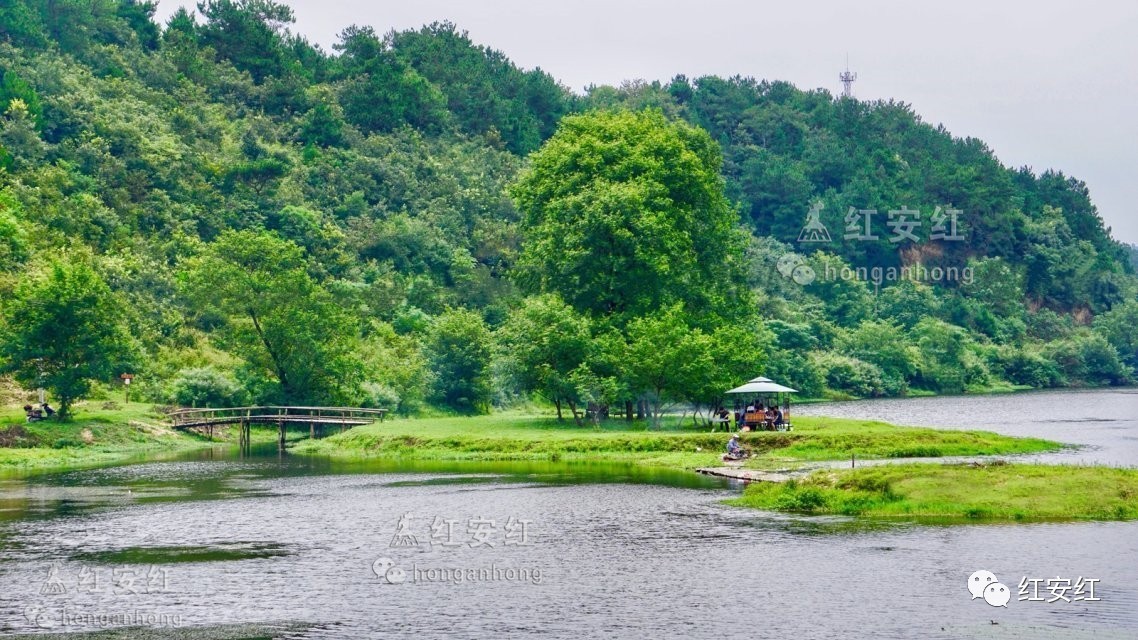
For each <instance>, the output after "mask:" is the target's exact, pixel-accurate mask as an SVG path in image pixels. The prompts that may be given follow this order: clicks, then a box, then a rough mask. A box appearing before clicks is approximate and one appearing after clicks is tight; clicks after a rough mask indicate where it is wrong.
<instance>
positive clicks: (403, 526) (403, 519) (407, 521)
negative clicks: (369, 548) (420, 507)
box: [388, 513, 419, 547]
mask: <svg viewBox="0 0 1138 640" xmlns="http://www.w3.org/2000/svg"><path fill="white" fill-rule="evenodd" d="M388 546H391V547H417V546H419V539H418V538H416V537H415V534H413V533H411V514H410V513H405V514H403V515H401V516H399V524H397V525H396V526H395V535H393V536H391V544H390V545H388Z"/></svg>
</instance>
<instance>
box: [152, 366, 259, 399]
mask: <svg viewBox="0 0 1138 640" xmlns="http://www.w3.org/2000/svg"><path fill="white" fill-rule="evenodd" d="M170 395H171V397H172V399H173V400H174V402H176V403H177V404H179V405H182V406H186V407H239V406H241V405H243V404H245V402H246V399H247V394H246V393H245V390H244V389H243V388H242V387H241V385H239V384H238V383H237V381H236V380H234V379H233V378H232V377H230V376H229V375H227V374H225V373H223V372H221V371H218V370H217V369H215V368H213V367H200V368H194V369H183V370H181V371H180V372H179V373H178V376H177V377H176V378H174V380H173V382H171V383H170Z"/></svg>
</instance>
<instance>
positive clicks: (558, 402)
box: [553, 398, 565, 420]
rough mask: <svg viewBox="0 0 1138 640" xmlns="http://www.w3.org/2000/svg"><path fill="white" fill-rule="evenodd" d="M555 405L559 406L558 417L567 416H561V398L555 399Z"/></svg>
mask: <svg viewBox="0 0 1138 640" xmlns="http://www.w3.org/2000/svg"><path fill="white" fill-rule="evenodd" d="M553 406H555V407H557V419H558V420H564V419H565V418H563V417H562V416H561V398H556V399H554V400H553Z"/></svg>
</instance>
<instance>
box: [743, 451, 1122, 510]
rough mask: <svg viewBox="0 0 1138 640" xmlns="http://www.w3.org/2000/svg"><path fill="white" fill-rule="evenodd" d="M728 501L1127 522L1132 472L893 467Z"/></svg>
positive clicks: (830, 474)
mask: <svg viewBox="0 0 1138 640" xmlns="http://www.w3.org/2000/svg"><path fill="white" fill-rule="evenodd" d="M729 503H730V504H735V505H738V506H744V507H752V508H756V509H769V510H777V511H789V512H798V513H810V514H835V515H856V516H870V517H877V518H907V519H928V520H942V521H976V520H1013V521H1014V520H1051V521H1061V520H1132V519H1135V518H1138V470H1135V469H1115V468H1110V467H1078V466H1063V465H1038V464H1007V463H999V462H996V463H992V464H936V463H931V464H928V463H926V464H898V465H880V466H876V467H866V468H861V469H845V470H834V471H817V472H814V473H813V474H811V475H810V476H807V477H806V478H804V479H800V480H791V481H789V482H786V483H783V484H773V483H755V484H752V485H750V486H748V487H747V489H746V490H745V491H744V493H743V496H742V497H741V498H738V499H736V500H731V501H729Z"/></svg>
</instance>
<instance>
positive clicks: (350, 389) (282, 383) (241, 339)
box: [181, 231, 362, 404]
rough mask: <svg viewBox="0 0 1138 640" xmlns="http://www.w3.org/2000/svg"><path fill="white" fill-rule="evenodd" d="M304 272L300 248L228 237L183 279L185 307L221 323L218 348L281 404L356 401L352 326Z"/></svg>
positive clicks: (244, 234) (247, 236) (358, 373)
mask: <svg viewBox="0 0 1138 640" xmlns="http://www.w3.org/2000/svg"><path fill="white" fill-rule="evenodd" d="M307 266H308V265H307V262H306V260H305V259H304V253H303V251H302V250H301V248H300V247H299V246H297V245H296V244H294V243H292V242H289V241H287V240H283V239H281V238H280V237H278V236H276V235H275V234H272V233H269V232H263V231H261V232H258V231H227V232H225V233H223V234H222V235H221V236H220V237H218V239H217V240H216V241H215V242H213V243H212V244H210V245H209V246H207V247H206V248H205V250H204V251H203V252H202V253H201V255H199V256H197V257H195V258H194V259H192V260H191V261H190V262H189V264H188V265H187V267H186V268H185V270H184V271H183V272H182V274H181V277H182V282H183V288H184V291H185V293H186V294H187V295H188V298H189V301H191V302H192V303H193V304H194V305H195V306H197V308H199V309H201V310H203V311H207V310H212V311H214V312H219V313H220V314H222V316H223V317H224V318H225V322H224V327H223V336H224V342H225V343H226V344H227V345H228V346H229V347H230V348H232V350H233V351H234V352H235V353H237V354H238V355H240V356H241V357H242V358H244V359H245V361H246V362H247V363H248V364H249V365H251V366H252V367H253V368H254V371H255V373H259V374H263V375H265V376H268V377H269V378H270V379H271V380H274V381H275V382H276V383H277V384H278V385H279V392H280V393H279V396H280V397H279V400H281V401H283V402H286V403H335V404H339V403H349V402H354V401H358V399H359V385H360V383H361V381H362V366H361V364H360V362H359V359H358V357H357V356H356V354H357V353H358V344H359V333H360V330H359V326H358V321H357V320H356V318H354V317H353V316H351V315H350V314H348V313H347V312H346V311H345V310H344V309H342V308H341V307H339V306H338V305H337V304H336V303H335V302H334V300H333V299H332V297H331V295H330V294H329V293H328V291H327V290H326V289H325V288H324V287H322V286H321V285H320V284H319V283H317V282H316V281H315V280H313V278H312V277H311V276H310V275H309V274H308V271H307ZM262 399H266V398H262Z"/></svg>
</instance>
